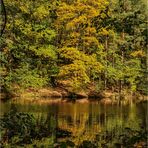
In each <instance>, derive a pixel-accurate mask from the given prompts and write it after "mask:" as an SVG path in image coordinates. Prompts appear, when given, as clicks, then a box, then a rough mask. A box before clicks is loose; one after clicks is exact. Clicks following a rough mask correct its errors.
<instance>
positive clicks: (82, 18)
mask: <svg viewBox="0 0 148 148" xmlns="http://www.w3.org/2000/svg"><path fill="white" fill-rule="evenodd" d="M86 23H87V17H86V16H84V15H81V16H79V17H78V18H74V19H73V20H72V21H70V22H68V23H67V24H66V29H67V30H74V29H76V28H79V26H80V25H81V24H86Z"/></svg>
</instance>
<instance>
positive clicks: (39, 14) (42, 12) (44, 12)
mask: <svg viewBox="0 0 148 148" xmlns="http://www.w3.org/2000/svg"><path fill="white" fill-rule="evenodd" d="M48 15H49V10H48V9H46V8H45V6H43V5H41V6H39V7H38V8H37V9H36V11H35V12H34V13H33V16H35V17H36V18H38V19H39V20H42V19H43V18H45V17H47V16H48Z"/></svg>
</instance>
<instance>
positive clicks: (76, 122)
mask: <svg viewBox="0 0 148 148" xmlns="http://www.w3.org/2000/svg"><path fill="white" fill-rule="evenodd" d="M21 107H22V106H21ZM145 107H146V106H145V105H144V104H141V105H132V106H110V105H105V106H102V105H100V104H98V103H92V104H89V103H88V104H83V107H82V104H77V103H76V104H72V103H68V104H52V105H49V106H37V105H35V106H34V107H33V108H34V110H31V106H30V107H29V105H27V106H24V107H23V108H19V105H18V104H15V112H14V111H13V112H12V109H13V108H11V110H10V112H8V113H7V114H5V115H4V116H3V117H2V119H1V122H3V124H1V125H3V127H2V126H1V129H2V131H3V132H2V134H1V135H2V138H1V145H2V146H5V144H6V143H7V144H8V143H9V144H10V145H12V144H13V145H18V144H20V143H21V144H22V143H23V144H24V145H25V144H30V145H37V144H36V143H37V142H36V140H40V143H42V145H51V146H52V147H64V146H69V147H84V148H85V147H86V148H87V147H92V148H95V147H103V148H104V147H132V146H138V145H142V146H144V145H145V146H146V139H147V135H146V127H145V125H146V124H145V123H146V120H145V117H144V116H139V115H140V114H142V113H144V114H145V112H146V108H145ZM16 108H17V110H16ZM39 108H40V109H39ZM23 109H24V110H23ZM13 110H14V109H13ZM20 111H21V112H22V111H23V112H25V113H24V115H25V116H26V118H24V119H23V120H20V119H22V117H21V116H22V113H20ZM42 111H43V112H42ZM12 113H13V114H12ZM11 114H12V115H11ZM31 114H32V115H33V116H31ZM6 117H7V118H6ZM14 117H17V118H14ZM8 119H9V120H8ZM16 119H17V120H16ZM14 120H15V122H14ZM28 120H29V121H30V122H29V124H28ZM21 122H23V123H21ZM25 122H26V123H25ZM8 123H9V124H10V123H11V125H12V126H11V127H12V128H13V129H14V127H16V125H14V124H13V123H15V124H16V123H17V124H19V125H18V128H19V129H21V128H22V129H23V133H22V134H21V135H20V134H18V131H17V128H16V131H13V135H12V136H11V138H10V139H8V140H7V141H6V140H4V135H6V133H8V131H9V130H10V131H11V129H10V128H8V126H4V125H5V124H8ZM31 125H32V126H31ZM21 126H23V127H21ZM141 126H143V127H145V128H141ZM29 130H30V131H31V132H30V131H29ZM6 131H7V132H6ZM32 133H34V134H32ZM26 135H27V136H28V138H29V140H26V139H25V138H26ZM5 137H7V138H9V137H8V136H5ZM16 137H17V140H16ZM23 138H24V140H23V142H22V141H21V140H22V139H23ZM20 139H21V140H20ZM25 140H26V141H25ZM16 141H17V142H16ZM28 141H30V142H28Z"/></svg>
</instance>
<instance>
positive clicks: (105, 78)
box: [104, 36, 108, 90]
mask: <svg viewBox="0 0 148 148" xmlns="http://www.w3.org/2000/svg"><path fill="white" fill-rule="evenodd" d="M105 51H106V59H105V60H106V67H107V53H108V37H107V36H106V39H105ZM106 88H107V71H105V73H104V89H105V90H106Z"/></svg>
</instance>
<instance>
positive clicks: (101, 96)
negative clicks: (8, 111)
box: [0, 88, 148, 104]
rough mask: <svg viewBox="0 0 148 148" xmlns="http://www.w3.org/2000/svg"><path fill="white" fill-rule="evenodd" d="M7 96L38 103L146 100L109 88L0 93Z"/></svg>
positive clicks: (145, 97)
mask: <svg viewBox="0 0 148 148" xmlns="http://www.w3.org/2000/svg"><path fill="white" fill-rule="evenodd" d="M8 98H22V99H23V100H26V101H33V102H40V103H59V102H73V101H74V102H79V103H88V102H89V101H90V100H91V101H92V100H93V101H94V100H95V101H99V102H100V103H103V104H116V103H119V102H121V101H122V102H126V103H127V102H130V101H131V98H132V101H134V102H142V101H147V100H148V96H144V95H140V94H139V93H135V94H134V95H131V93H127V92H122V94H121V93H120V94H119V93H117V92H112V91H110V90H107V91H102V92H94V91H86V92H84V91H81V92H79V93H72V92H68V91H66V90H64V89H61V88H54V89H53V88H44V89H38V90H34V89H27V90H25V91H23V92H21V93H14V94H12V95H8V94H6V93H0V99H1V100H7V99H8Z"/></svg>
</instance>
